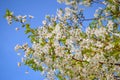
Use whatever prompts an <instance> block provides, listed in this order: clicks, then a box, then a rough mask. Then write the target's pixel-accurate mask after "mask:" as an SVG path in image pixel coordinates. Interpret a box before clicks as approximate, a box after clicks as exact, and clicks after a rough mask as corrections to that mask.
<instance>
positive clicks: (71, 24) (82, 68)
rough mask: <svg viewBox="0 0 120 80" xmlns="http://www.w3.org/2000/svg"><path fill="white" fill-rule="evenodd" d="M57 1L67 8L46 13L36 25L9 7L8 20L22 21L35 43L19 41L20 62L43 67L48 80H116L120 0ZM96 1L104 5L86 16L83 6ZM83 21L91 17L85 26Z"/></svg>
mask: <svg viewBox="0 0 120 80" xmlns="http://www.w3.org/2000/svg"><path fill="white" fill-rule="evenodd" d="M58 2H59V3H64V4H65V5H66V8H65V9H58V11H57V15H54V16H50V15H47V16H46V19H45V20H44V21H43V26H41V27H38V28H34V29H32V28H31V27H30V23H28V22H27V16H16V15H14V14H13V13H12V12H11V11H10V10H7V11H6V14H5V18H6V19H7V20H8V23H9V24H12V22H19V23H21V24H22V27H23V28H26V29H25V33H26V34H27V35H28V38H29V39H30V40H31V43H32V46H29V45H28V44H27V43H26V44H23V45H16V47H15V50H16V51H18V50H19V49H21V50H23V51H24V55H25V57H24V59H23V61H22V62H21V63H18V65H19V66H20V65H21V64H25V65H27V66H29V67H30V68H32V69H33V70H35V71H41V72H42V73H43V75H45V76H46V78H47V80H55V79H58V80H116V79H117V78H118V77H119V76H120V1H119V0H58ZM94 4H96V5H97V4H101V5H103V6H104V7H100V8H98V9H97V10H96V12H95V14H94V18H89V19H87V18H86V17H85V15H84V9H82V8H84V7H92V6H93V5H94ZM81 7H82V8H81ZM93 7H94V6H93ZM28 17H29V18H30V19H31V18H33V16H31V15H29V16H28ZM84 21H91V22H90V23H89V25H88V26H87V28H86V29H85V30H83V28H85V27H84V24H83V22H84ZM16 30H19V29H18V28H16Z"/></svg>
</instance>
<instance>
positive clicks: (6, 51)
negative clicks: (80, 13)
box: [0, 0, 98, 80]
mask: <svg viewBox="0 0 120 80" xmlns="http://www.w3.org/2000/svg"><path fill="white" fill-rule="evenodd" d="M95 6H96V5H95ZM97 6H98V5H97ZM61 7H62V8H63V7H65V6H64V5H61V4H58V3H57V1H56V0H0V80H43V76H42V75H40V72H34V71H33V70H31V69H30V68H29V67H27V66H22V67H18V66H17V62H19V61H21V58H20V57H18V56H17V52H15V51H14V47H15V45H16V44H18V43H19V44H23V43H25V42H28V43H29V42H30V40H29V39H28V38H27V35H25V34H24V29H22V28H20V31H17V32H16V31H15V28H16V27H20V25H19V24H13V25H8V24H7V21H6V20H5V19H4V18H3V16H4V14H5V11H6V9H9V10H11V11H13V12H14V14H15V15H29V14H31V15H33V16H34V17H35V18H34V19H33V20H31V21H30V23H31V25H32V27H37V26H41V23H42V20H44V17H45V15H47V14H50V15H52V14H56V10H57V9H58V8H61ZM95 9H96V7H94V8H91V10H86V11H85V15H87V17H89V18H91V17H93V16H92V15H93V13H94V11H95ZM88 14H89V15H88ZM26 70H28V71H29V74H25V71H26Z"/></svg>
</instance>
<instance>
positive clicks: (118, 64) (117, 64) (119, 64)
mask: <svg viewBox="0 0 120 80" xmlns="http://www.w3.org/2000/svg"><path fill="white" fill-rule="evenodd" d="M72 59H73V60H76V61H79V62H86V61H84V60H78V59H75V58H74V57H72ZM99 63H100V64H106V63H105V62H99ZM108 64H110V65H116V66H120V63H108Z"/></svg>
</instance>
